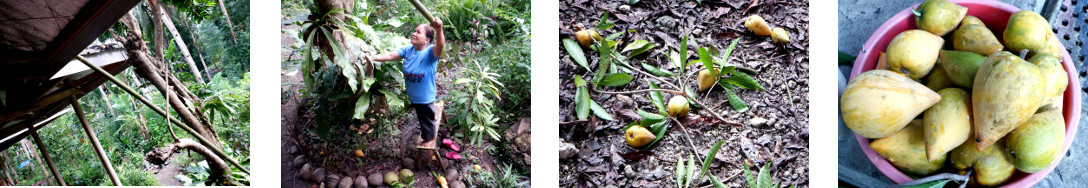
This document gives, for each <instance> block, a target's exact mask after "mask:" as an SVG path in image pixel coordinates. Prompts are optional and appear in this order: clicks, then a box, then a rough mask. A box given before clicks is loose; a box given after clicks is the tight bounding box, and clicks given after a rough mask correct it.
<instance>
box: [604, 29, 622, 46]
mask: <svg viewBox="0 0 1088 188" xmlns="http://www.w3.org/2000/svg"><path fill="white" fill-rule="evenodd" d="M626 32H627V31H620V32H619V33H612V34H611V35H608V36H607V37H604V40H606V41H609V42H612V43H611V45H612V47H616V42H615V41H612V40H616V38H620V35H623V33H626Z"/></svg>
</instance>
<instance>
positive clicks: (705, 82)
mask: <svg viewBox="0 0 1088 188" xmlns="http://www.w3.org/2000/svg"><path fill="white" fill-rule="evenodd" d="M698 82H699V91H700V92H701V91H706V89H710V87H714V84H715V83H718V74H714V73H712V72H710V70H709V69H707V70H702V71H699V78H698Z"/></svg>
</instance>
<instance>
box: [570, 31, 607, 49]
mask: <svg viewBox="0 0 1088 188" xmlns="http://www.w3.org/2000/svg"><path fill="white" fill-rule="evenodd" d="M574 37H575V38H578V44H581V45H582V47H586V48H588V47H589V45H591V44H593V43H594V42H595V41H601V40H602V39H603V38H601V34H599V33H597V30H593V29H583V30H581V31H578V32H574Z"/></svg>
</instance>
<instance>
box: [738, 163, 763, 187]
mask: <svg viewBox="0 0 1088 188" xmlns="http://www.w3.org/2000/svg"><path fill="white" fill-rule="evenodd" d="M740 163H741V165H742V166H743V167H744V181H745V182H748V187H752V188H758V187H759V185H757V184H756V179H755V178H753V177H752V171H750V170H748V163H746V162H743V161H742V162H740Z"/></svg>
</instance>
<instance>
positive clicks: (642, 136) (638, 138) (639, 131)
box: [624, 125, 657, 148]
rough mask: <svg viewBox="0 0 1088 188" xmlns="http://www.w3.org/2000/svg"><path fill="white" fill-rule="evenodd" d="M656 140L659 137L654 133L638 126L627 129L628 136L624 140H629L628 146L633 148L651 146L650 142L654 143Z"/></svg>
mask: <svg viewBox="0 0 1088 188" xmlns="http://www.w3.org/2000/svg"><path fill="white" fill-rule="evenodd" d="M654 139H657V136H655V135H654V133H652V132H650V130H647V129H646V128H645V127H642V126H637V125H636V126H631V128H627V134H626V136H625V137H624V140H627V145H629V146H631V147H633V148H642V147H645V146H646V145H648V144H650V142H653V141H654Z"/></svg>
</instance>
